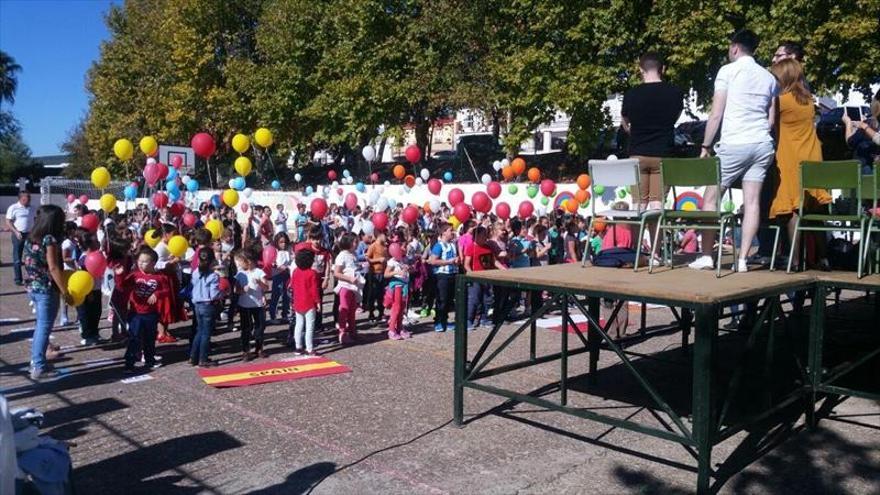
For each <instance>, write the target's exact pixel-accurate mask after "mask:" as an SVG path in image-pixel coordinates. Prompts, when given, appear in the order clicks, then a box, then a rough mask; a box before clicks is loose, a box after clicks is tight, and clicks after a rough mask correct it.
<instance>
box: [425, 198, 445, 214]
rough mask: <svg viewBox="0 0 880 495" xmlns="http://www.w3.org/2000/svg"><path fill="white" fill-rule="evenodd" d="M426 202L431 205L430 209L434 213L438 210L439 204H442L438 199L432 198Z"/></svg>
mask: <svg viewBox="0 0 880 495" xmlns="http://www.w3.org/2000/svg"><path fill="white" fill-rule="evenodd" d="M428 203H429V204H430V206H431V211H433V212H434V213H437V212H438V211H440V206H441V205H442V204H443V203H441V202H440V200H439V199H432V200H431V201H429V202H428Z"/></svg>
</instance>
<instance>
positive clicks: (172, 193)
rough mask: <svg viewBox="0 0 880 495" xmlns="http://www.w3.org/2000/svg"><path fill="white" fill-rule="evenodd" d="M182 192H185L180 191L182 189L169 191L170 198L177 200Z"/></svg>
mask: <svg viewBox="0 0 880 495" xmlns="http://www.w3.org/2000/svg"><path fill="white" fill-rule="evenodd" d="M181 194H183V193H181V192H180V189H174V190H172V191H168V199H170V200H171V201H177V200H178V199H180V196H181Z"/></svg>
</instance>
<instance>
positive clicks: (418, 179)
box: [416, 177, 425, 186]
mask: <svg viewBox="0 0 880 495" xmlns="http://www.w3.org/2000/svg"><path fill="white" fill-rule="evenodd" d="M424 183H425V181H423V180H422V178H421V177H416V185H417V186H421V185H422V184H424Z"/></svg>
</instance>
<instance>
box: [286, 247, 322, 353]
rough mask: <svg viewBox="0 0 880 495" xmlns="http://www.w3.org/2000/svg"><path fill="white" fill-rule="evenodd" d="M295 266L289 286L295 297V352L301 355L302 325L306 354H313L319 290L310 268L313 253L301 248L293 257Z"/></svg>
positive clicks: (315, 275)
mask: <svg viewBox="0 0 880 495" xmlns="http://www.w3.org/2000/svg"><path fill="white" fill-rule="evenodd" d="M294 262H295V263H296V268H295V269H294V270H293V275H292V276H291V277H290V286H291V288H292V290H293V293H294V294H296V297H294V298H293V311H294V314H295V316H296V328H295V330H294V336H293V338H294V342H295V345H296V350H295V353H296V354H297V355H302V352H303V327H305V331H306V334H305V349H306V354H307V355H309V356H315V355H316V354H315V351H314V342H313V340H314V339H313V337H314V332H315V314H316V313H317V309H316V308H317V306H318V304H319V303H320V297H321V290H320V285H319V282H318V273H317V272H316V271H315V270H313V269H312V263H314V262H315V253H313V252H312V251H311V250H308V249H301V250H299V251H298V252H297V253H296V256H295V258H294Z"/></svg>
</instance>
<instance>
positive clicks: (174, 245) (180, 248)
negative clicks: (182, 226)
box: [168, 235, 189, 258]
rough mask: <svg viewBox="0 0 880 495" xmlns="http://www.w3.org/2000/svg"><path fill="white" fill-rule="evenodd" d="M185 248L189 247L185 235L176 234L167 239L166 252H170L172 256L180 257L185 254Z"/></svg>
mask: <svg viewBox="0 0 880 495" xmlns="http://www.w3.org/2000/svg"><path fill="white" fill-rule="evenodd" d="M187 249H189V243H188V242H186V237H184V236H182V235H176V236H174V237H172V238H171V239H168V252H170V253H171V255H172V256H177V257H178V258H181V257H183V255H184V254H186V250H187Z"/></svg>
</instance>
